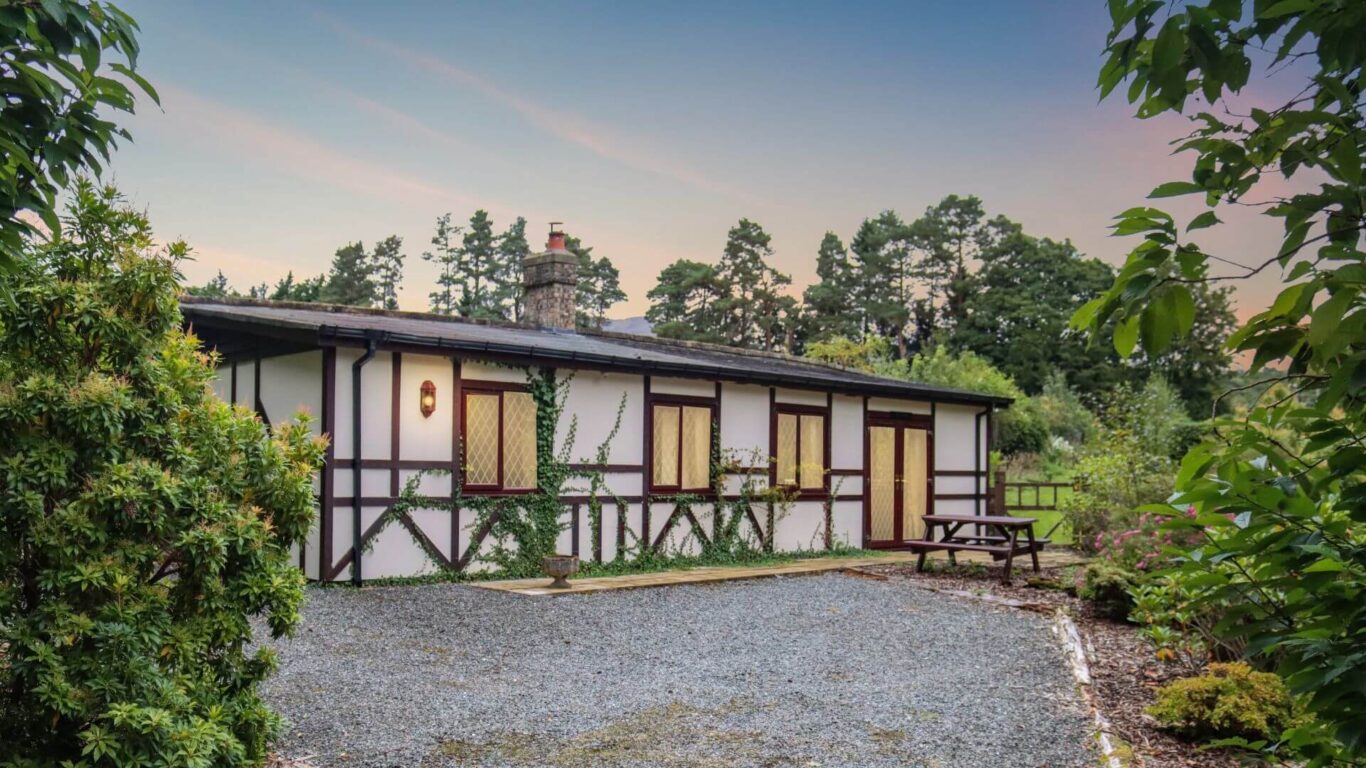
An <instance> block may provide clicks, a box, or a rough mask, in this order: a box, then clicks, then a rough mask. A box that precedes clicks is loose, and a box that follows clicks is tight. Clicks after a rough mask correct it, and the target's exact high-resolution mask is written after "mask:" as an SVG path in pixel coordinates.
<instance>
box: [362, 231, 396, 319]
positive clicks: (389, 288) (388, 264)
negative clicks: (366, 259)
mask: <svg viewBox="0 0 1366 768" xmlns="http://www.w3.org/2000/svg"><path fill="white" fill-rule="evenodd" d="M402 249H403V238H401V237H399V236H398V235H390V236H388V237H386V238H384V239H383V240H381V241H379V242H378V243H376V244H375V250H374V252H373V253H371V254H370V266H371V269H372V270H373V271H374V275H375V289H376V293H377V294H378V298H379V303H380V306H381V307H383V308H385V309H398V286H399V284H400V283H402V282H403V258H404V256H403V251H402Z"/></svg>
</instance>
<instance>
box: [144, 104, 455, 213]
mask: <svg viewBox="0 0 1366 768" xmlns="http://www.w3.org/2000/svg"><path fill="white" fill-rule="evenodd" d="M157 87H158V90H159V91H160V92H161V97H162V99H161V102H162V109H163V110H164V111H165V117H166V119H167V120H168V121H169V122H171V123H172V124H177V127H181V128H188V129H190V131H188V132H187V134H188V135H193V134H195V133H198V134H200V135H204V136H210V137H212V138H213V139H214V140H215V143H217V144H218V145H220V146H229V147H233V148H236V149H238V150H241V151H242V152H243V153H244V154H247V155H249V156H251V157H254V158H259V159H264V160H269V161H271V162H272V163H274V164H276V165H278V166H281V167H284V168H288V169H290V170H292V171H294V172H295V173H296V174H298V175H299V176H302V177H303V178H305V179H307V180H309V181H313V182H322V183H327V184H332V185H335V186H337V187H341V188H344V189H348V190H351V191H353V192H359V193H362V194H365V195H369V196H375V197H380V198H383V199H385V200H396V199H397V200H402V201H407V202H422V203H427V204H431V203H433V202H435V201H442V204H448V203H449V202H456V203H459V204H460V205H463V206H475V205H478V204H480V201H476V200H475V198H473V197H471V196H469V195H467V194H464V193H462V192H459V191H457V190H454V189H451V188H449V187H445V186H442V185H439V184H433V183H431V182H428V181H427V180H425V179H423V178H420V177H418V176H414V175H412V174H407V173H404V172H402V171H395V170H393V169H392V168H388V167H386V166H383V165H380V164H378V163H372V162H368V161H366V160H362V159H359V158H357V157H354V156H353V155H350V154H347V153H344V152H339V151H337V150H334V149H331V148H329V147H327V146H326V145H324V144H320V143H319V142H318V141H317V140H316V139H315V138H313V137H312V136H309V135H308V134H306V133H303V132H301V131H295V130H293V129H290V128H286V127H284V126H281V125H278V124H276V123H273V122H270V121H268V120H266V119H264V118H261V117H259V116H257V115H255V114H252V113H250V112H246V111H243V110H239V109H235V108H233V107H230V106H228V105H226V104H222V103H220V102H217V101H214V100H212V99H208V98H205V97H202V96H199V95H197V94H195V93H193V92H191V91H188V90H186V89H183V88H180V87H179V86H176V85H173V84H171V83H166V82H165V81H163V82H162V83H159V84H158V86H157Z"/></svg>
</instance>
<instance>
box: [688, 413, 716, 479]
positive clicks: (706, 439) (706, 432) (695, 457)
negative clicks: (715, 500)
mask: <svg viewBox="0 0 1366 768" xmlns="http://www.w3.org/2000/svg"><path fill="white" fill-rule="evenodd" d="M682 451H683V487H684V488H689V489H698V488H709V487H710V486H711V409H710V408H695V407H685V408H684V409H683V446H682Z"/></svg>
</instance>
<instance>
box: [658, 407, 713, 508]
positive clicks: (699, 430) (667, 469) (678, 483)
mask: <svg viewBox="0 0 1366 768" xmlns="http://www.w3.org/2000/svg"><path fill="white" fill-rule="evenodd" d="M653 410H654V412H653V414H652V416H651V428H652V436H653V440H652V442H653V445H652V451H651V454H652V456H651V460H650V463H651V472H650V485H651V486H652V487H654V488H656V489H661V490H670V491H706V490H709V489H710V486H711V428H712V408H711V407H710V406H705V405H683V404H677V405H672V404H663V403H656V404H655V405H654V409H653Z"/></svg>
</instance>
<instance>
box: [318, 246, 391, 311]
mask: <svg viewBox="0 0 1366 768" xmlns="http://www.w3.org/2000/svg"><path fill="white" fill-rule="evenodd" d="M321 294H322V296H321V298H322V301H323V302H325V303H327V304H344V305H347V306H353V307H373V306H374V305H375V300H376V299H377V298H378V296H377V289H376V286H375V281H374V268H373V264H372V263H371V261H370V257H369V255H368V254H366V252H365V246H364V244H362V243H359V242H355V243H349V244H347V245H344V246H342V247H341V248H338V249H337V253H336V255H335V256H333V257H332V269H331V271H329V272H328V274H327V283H326V284H324V285H323V287H322V291H321Z"/></svg>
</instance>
